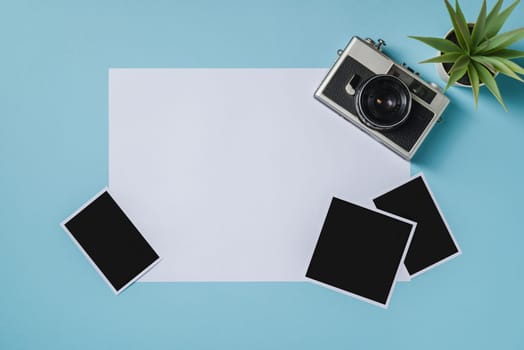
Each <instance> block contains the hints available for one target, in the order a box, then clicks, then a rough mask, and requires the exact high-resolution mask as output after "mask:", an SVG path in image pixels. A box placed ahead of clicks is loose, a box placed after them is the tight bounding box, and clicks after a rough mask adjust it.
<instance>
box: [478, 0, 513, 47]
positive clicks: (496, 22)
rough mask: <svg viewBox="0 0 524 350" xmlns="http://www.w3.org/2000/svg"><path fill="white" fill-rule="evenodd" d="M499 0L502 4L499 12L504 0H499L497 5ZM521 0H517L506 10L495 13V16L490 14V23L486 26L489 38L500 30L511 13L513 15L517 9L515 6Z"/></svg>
mask: <svg viewBox="0 0 524 350" xmlns="http://www.w3.org/2000/svg"><path fill="white" fill-rule="evenodd" d="M499 2H500V6H498V10H497V12H498V11H499V10H500V7H501V6H502V0H499V1H497V4H496V5H495V7H496V6H497V5H499ZM519 2H520V0H515V1H514V2H513V3H512V4H511V5H509V6H508V7H507V8H506V9H505V10H504V11H502V12H501V13H497V14H496V15H494V16H493V18H489V16H488V24H487V26H486V36H487V37H488V38H491V37H493V36H495V35H496V34H497V33H498V32H499V31H500V29H501V28H502V26H503V25H504V23H506V20H507V19H508V17H509V15H511V13H512V12H513V10H514V9H515V7H516V6H517V5H518V4H519ZM494 9H495V8H494Z"/></svg>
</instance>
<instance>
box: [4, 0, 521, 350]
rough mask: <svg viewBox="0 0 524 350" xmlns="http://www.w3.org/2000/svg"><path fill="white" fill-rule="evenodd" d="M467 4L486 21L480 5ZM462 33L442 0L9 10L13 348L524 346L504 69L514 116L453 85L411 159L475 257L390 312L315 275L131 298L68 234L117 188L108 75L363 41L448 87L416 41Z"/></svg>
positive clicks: (8, 228) (294, 60) (517, 170)
mask: <svg viewBox="0 0 524 350" xmlns="http://www.w3.org/2000/svg"><path fill="white" fill-rule="evenodd" d="M493 2H494V1H489V4H490V5H492V4H493ZM463 7H464V10H465V13H466V16H467V17H468V18H469V19H471V20H474V19H475V17H476V14H477V10H478V9H479V8H480V1H466V0H465V1H464V5H463ZM522 18H524V5H522V4H521V5H520V6H519V7H518V8H517V10H516V11H515V13H514V14H513V15H512V17H511V18H510V20H509V22H508V23H507V25H506V27H505V28H507V29H513V28H516V27H518V26H519V25H520V26H521V25H522ZM519 19H520V20H519ZM449 27H450V24H449V20H448V18H447V14H446V10H445V7H444V4H443V2H441V1H436V0H433V1H420V0H418V1H417V0H413V1H396V2H391V1H381V0H366V1H349V0H345V1H298V0H297V1H253V2H250V1H189V0H188V1H85V2H77V1H45V2H44V1H10V2H9V1H5V0H4V1H2V3H1V5H0V44H1V48H2V50H1V52H2V53H1V55H0V63H1V65H0V120H1V123H0V276H1V282H0V349H39V348H41V349H44V348H48V349H116V348H126V349H141V348H150V349H155V348H170V349H171V348H172V349H175V348H184V349H210V348H213V349H217V348H219V349H222V348H224V349H244V348H251V349H266V348H274V349H289V348H301V349H320V348H329V349H383V348H394V349H397V348H399V349H462V348H476V349H494V348H500V349H523V348H524V322H523V321H522V317H523V315H524V301H523V295H524V279H523V273H522V270H523V268H524V254H522V247H523V245H524V235H523V233H524V232H523V229H522V216H523V209H524V205H523V204H522V198H523V196H524V188H523V186H522V183H521V181H522V178H523V175H524V166H523V163H522V149H523V146H524V137H523V134H524V115H523V112H524V105H523V102H522V96H523V93H524V85H522V84H520V83H517V82H514V81H511V80H510V79H507V78H506V77H503V76H500V77H498V79H497V80H498V82H499V84H500V86H501V89H502V92H503V95H504V96H505V100H506V102H507V104H508V107H509V109H510V111H509V113H504V111H503V110H502V108H501V107H500V106H499V105H498V104H497V102H496V101H495V99H494V98H492V97H491V96H490V95H489V94H488V92H487V91H482V93H481V97H480V104H479V108H478V110H477V111H475V109H474V108H473V101H472V97H471V92H470V91H469V90H467V89H461V88H453V89H451V90H450V91H449V93H448V95H449V96H450V98H451V100H452V103H451V105H450V107H449V109H448V110H447V111H446V113H445V116H444V121H443V122H442V123H440V124H439V125H438V126H437V127H436V128H435V129H434V131H433V132H432V133H431V135H430V136H429V138H428V139H427V141H426V142H425V144H424V145H423V146H422V148H421V149H420V151H419V153H418V154H417V156H416V157H415V159H414V161H413V162H412V164H413V165H412V171H413V172H417V171H419V170H422V171H424V173H425V175H426V177H427V179H428V181H429V183H430V185H431V186H432V188H433V191H434V193H435V196H436V197H437V199H438V201H439V203H440V205H441V207H442V210H443V211H444V213H445V215H446V217H447V220H448V222H449V224H450V226H451V228H452V229H453V231H454V233H455V236H456V238H457V240H458V242H459V244H460V246H461V248H462V250H463V255H462V256H460V257H458V258H456V259H454V260H452V261H450V262H448V263H446V264H444V265H442V266H440V267H438V268H436V269H433V270H432V271H430V272H428V273H427V274H424V275H422V276H420V277H418V278H416V279H415V280H414V281H412V282H411V283H409V284H398V285H397V288H396V290H395V293H394V295H393V298H392V301H391V305H390V308H389V309H388V310H383V309H381V308H378V307H376V306H372V305H369V304H366V303H363V302H360V301H358V300H355V299H353V298H349V297H347V296H344V295H342V294H338V293H335V292H332V291H330V290H327V289H324V288H321V287H318V286H316V285H312V284H308V283H147V284H145V283H139V284H135V285H134V286H132V287H131V288H129V289H128V290H127V291H125V292H124V293H123V294H122V295H120V296H118V297H115V296H114V295H113V293H112V292H111V290H110V289H109V288H108V287H107V285H106V284H105V282H103V280H102V279H101V278H100V277H99V276H98V274H97V273H95V272H94V270H93V268H92V267H91V265H90V264H89V263H88V262H87V260H86V259H85V258H84V257H83V255H82V254H81V252H80V251H79V250H78V249H77V248H76V247H75V246H74V245H73V243H72V242H71V240H70V239H69V237H68V236H67V235H66V234H65V233H64V232H63V231H62V229H61V228H60V227H59V225H58V224H59V222H60V221H62V220H63V219H64V218H65V217H66V216H68V215H69V214H70V213H71V212H72V211H74V210H75V209H76V208H78V206H79V205H80V204H81V203H83V201H85V200H86V199H88V198H90V197H91V196H92V195H93V194H94V193H96V192H98V191H99V190H100V189H101V188H102V187H103V186H105V185H106V184H107V180H108V149H107V147H108V128H107V126H108V69H109V68H110V67H328V66H330V65H331V64H332V62H333V61H334V59H335V57H336V55H335V53H336V50H337V49H338V48H342V47H344V45H345V44H346V42H347V40H348V39H349V38H350V37H351V36H352V35H361V36H364V37H365V36H370V37H373V38H377V37H383V38H384V39H386V41H387V43H388V47H387V48H386V49H387V52H388V53H389V54H390V55H391V56H393V57H394V58H396V59H397V60H399V61H401V62H402V61H406V62H408V64H409V65H411V66H416V68H417V70H419V71H420V72H421V73H422V75H423V76H424V77H426V78H427V79H428V80H433V81H438V78H437V76H436V73H435V69H434V66H433V65H417V64H416V62H418V61H420V60H422V59H424V58H428V57H430V56H433V54H434V51H433V50H432V49H431V48H428V47H426V46H424V45H422V44H420V43H418V42H416V41H413V40H410V39H407V38H406V36H407V35H410V34H411V35H432V36H440V35H443V34H444V33H445V32H446V31H447V30H448V29H449ZM517 47H518V48H520V49H524V44H522V43H521V44H518V45H517ZM520 63H523V61H522V60H521V61H520ZM348 127H350V126H349V125H348Z"/></svg>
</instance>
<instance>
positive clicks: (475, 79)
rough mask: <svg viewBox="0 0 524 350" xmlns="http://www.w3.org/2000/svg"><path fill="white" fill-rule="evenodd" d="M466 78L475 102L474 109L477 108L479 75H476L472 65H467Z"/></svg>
mask: <svg viewBox="0 0 524 350" xmlns="http://www.w3.org/2000/svg"><path fill="white" fill-rule="evenodd" d="M468 77H469V81H470V83H471V89H472V90H473V100H474V101H475V108H477V106H478V101H479V90H480V84H479V74H478V73H477V71H476V69H475V66H474V65H473V63H471V64H469V65H468Z"/></svg>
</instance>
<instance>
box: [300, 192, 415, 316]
mask: <svg viewBox="0 0 524 350" xmlns="http://www.w3.org/2000/svg"><path fill="white" fill-rule="evenodd" d="M416 225H417V224H416V223H415V222H412V221H410V220H407V219H404V218H401V217H398V216H396V215H393V214H390V213H386V212H383V211H381V210H371V209H367V208H364V207H361V206H359V205H356V204H353V203H350V202H346V201H344V200H341V199H338V198H336V197H334V198H333V200H332V201H331V205H330V207H329V210H328V213H327V216H326V219H325V221H324V225H323V227H322V230H321V233H320V236H319V238H318V241H317V245H316V247H315V250H314V252H313V256H312V258H311V262H310V264H309V267H308V270H307V272H306V277H307V278H309V279H311V280H312V281H313V282H317V283H320V284H321V285H323V286H326V287H328V288H330V289H334V290H336V291H339V292H342V293H344V294H348V295H351V296H353V297H355V298H357V299H360V300H363V301H366V302H369V303H371V304H374V305H378V306H381V307H383V308H387V307H388V305H389V301H390V298H391V295H392V293H393V289H394V286H395V283H396V276H397V274H398V272H399V269H400V266H401V265H402V262H403V261H404V257H405V255H406V253H407V250H408V247H409V244H410V241H411V237H412V236H413V233H414V231H415V227H416Z"/></svg>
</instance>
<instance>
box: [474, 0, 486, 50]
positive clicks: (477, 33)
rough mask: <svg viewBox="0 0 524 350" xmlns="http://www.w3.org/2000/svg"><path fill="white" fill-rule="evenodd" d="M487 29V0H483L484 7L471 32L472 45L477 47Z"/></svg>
mask: <svg viewBox="0 0 524 350" xmlns="http://www.w3.org/2000/svg"><path fill="white" fill-rule="evenodd" d="M485 31H486V0H483V1H482V7H481V9H480V13H479V15H478V17H477V21H476V22H475V25H474V26H473V31H472V32H471V45H472V47H476V46H477V45H478V43H479V42H480V40H482V38H483V37H484V34H485Z"/></svg>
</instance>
